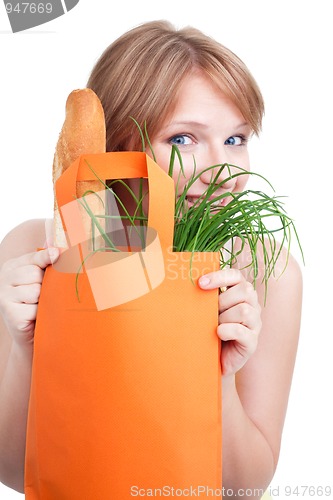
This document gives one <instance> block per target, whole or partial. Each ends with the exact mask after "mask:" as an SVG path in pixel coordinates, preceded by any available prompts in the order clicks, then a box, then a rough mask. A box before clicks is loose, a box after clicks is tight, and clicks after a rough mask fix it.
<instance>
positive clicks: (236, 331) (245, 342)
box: [217, 323, 258, 356]
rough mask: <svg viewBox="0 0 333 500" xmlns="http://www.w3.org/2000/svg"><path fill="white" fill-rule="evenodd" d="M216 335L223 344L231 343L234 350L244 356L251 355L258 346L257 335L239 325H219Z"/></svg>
mask: <svg viewBox="0 0 333 500" xmlns="http://www.w3.org/2000/svg"><path fill="white" fill-rule="evenodd" d="M217 335H218V337H219V338H220V339H221V340H222V341H223V342H232V343H233V347H234V349H236V350H237V351H238V352H239V353H242V354H243V355H246V356H250V355H251V354H253V353H254V352H255V350H256V348H257V345H258V334H256V333H255V332H253V331H252V330H249V328H247V327H246V326H244V325H241V324H239V323H224V324H221V325H219V326H218V328H217ZM222 350H223V346H222Z"/></svg>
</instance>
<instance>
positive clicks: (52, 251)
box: [49, 248, 58, 262]
mask: <svg viewBox="0 0 333 500" xmlns="http://www.w3.org/2000/svg"><path fill="white" fill-rule="evenodd" d="M49 256H50V259H51V262H53V261H54V260H55V259H56V258H57V257H58V249H57V248H49Z"/></svg>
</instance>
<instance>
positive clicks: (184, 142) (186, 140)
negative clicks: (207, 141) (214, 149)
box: [169, 134, 193, 146]
mask: <svg viewBox="0 0 333 500" xmlns="http://www.w3.org/2000/svg"><path fill="white" fill-rule="evenodd" d="M169 142H170V143H171V144H175V145H176V146H188V145H189V144H193V141H192V139H191V138H190V137H188V135H184V134H179V135H174V136H173V137H171V139H170V141H169Z"/></svg>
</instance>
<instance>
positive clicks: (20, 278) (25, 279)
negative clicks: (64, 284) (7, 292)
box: [8, 264, 44, 287]
mask: <svg viewBox="0 0 333 500" xmlns="http://www.w3.org/2000/svg"><path fill="white" fill-rule="evenodd" d="M43 276H44V270H43V269H41V268H40V267H39V266H36V265H32V264H31V265H27V266H21V267H18V268H16V269H13V270H12V271H11V272H10V276H9V279H8V282H9V284H10V285H11V286H14V287H16V286H19V285H30V284H32V283H41V282H42V281H43Z"/></svg>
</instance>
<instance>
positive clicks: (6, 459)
mask: <svg viewBox="0 0 333 500" xmlns="http://www.w3.org/2000/svg"><path fill="white" fill-rule="evenodd" d="M44 242H45V229H44V220H33V221H28V222H26V223H23V224H21V225H20V226H18V227H17V228H15V229H14V230H13V231H11V232H10V233H9V234H8V235H7V236H6V238H5V239H4V240H3V242H2V243H1V245H0V480H1V481H2V482H3V483H4V484H6V485H7V486H9V487H11V488H13V489H16V490H18V491H20V492H23V481H24V457H25V440H26V424H27V412H28V402H29V394H30V380H31V367H32V356H33V335H34V322H35V318H36V312H37V303H38V298H39V291H40V284H41V281H42V278H43V270H44V268H45V267H46V266H47V265H48V264H49V263H50V256H49V255H48V252H47V250H46V251H42V252H36V249H37V248H38V247H42V246H43V245H44Z"/></svg>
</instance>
